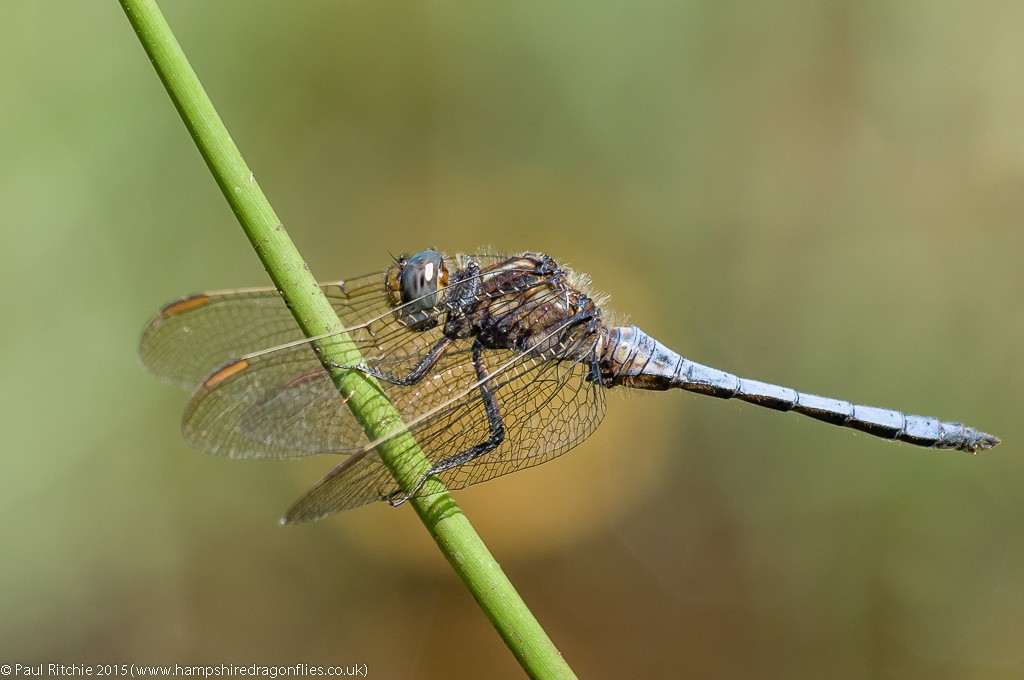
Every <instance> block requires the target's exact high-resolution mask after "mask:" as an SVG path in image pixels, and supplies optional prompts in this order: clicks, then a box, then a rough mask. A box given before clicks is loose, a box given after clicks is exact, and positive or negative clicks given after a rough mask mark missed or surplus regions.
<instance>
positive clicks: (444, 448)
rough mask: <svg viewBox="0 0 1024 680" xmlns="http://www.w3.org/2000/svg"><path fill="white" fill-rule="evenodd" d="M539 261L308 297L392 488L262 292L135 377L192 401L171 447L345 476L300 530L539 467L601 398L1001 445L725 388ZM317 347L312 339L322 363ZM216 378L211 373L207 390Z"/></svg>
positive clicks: (236, 300) (146, 352)
mask: <svg viewBox="0 0 1024 680" xmlns="http://www.w3.org/2000/svg"><path fill="white" fill-rule="evenodd" d="M585 284H586V279H585V277H581V276H577V275H574V274H573V273H572V272H571V271H570V270H568V269H566V268H563V267H560V266H559V265H558V264H557V263H556V262H555V261H554V260H552V259H551V258H549V257H547V256H545V255H542V254H539V253H525V254H523V255H517V256H511V257H509V256H495V255H474V256H465V255H459V256H456V257H455V258H453V259H450V258H448V257H446V256H444V255H442V254H441V253H439V252H437V251H434V250H425V251H422V252H420V253H417V254H415V255H413V256H411V257H401V258H398V259H397V260H396V262H395V263H394V264H393V265H392V266H391V267H389V268H388V269H387V270H385V271H382V272H378V273H375V274H370V275H367V276H362V277H359V278H356V279H352V280H348V281H335V282H329V283H324V284H321V287H322V289H323V291H324V293H325V294H326V295H327V297H328V298H329V300H330V302H331V304H332V305H333V307H334V309H335V310H336V311H337V313H338V316H339V317H340V319H341V320H342V322H343V323H344V325H345V326H346V328H347V332H348V334H349V335H350V336H351V338H352V339H353V341H354V342H355V344H356V346H357V347H358V348H359V351H360V352H361V354H362V359H363V361H362V363H361V364H359V365H357V366H348V367H344V368H349V369H351V370H357V371H362V372H363V373H365V374H367V375H370V376H373V377H374V378H376V379H377V381H378V382H379V384H380V386H381V388H382V389H383V390H384V392H385V393H386V395H387V397H388V398H389V400H390V401H391V402H392V403H393V404H394V406H395V408H396V409H397V411H398V412H399V413H400V414H401V415H402V417H403V419H404V420H405V422H406V423H407V425H405V426H401V427H397V428H395V429H394V430H393V431H392V432H390V433H388V434H387V435H385V437H384V438H383V439H389V438H392V437H395V436H397V435H399V434H401V433H403V432H405V431H409V432H411V434H412V435H413V437H414V438H415V440H416V442H417V443H418V444H419V446H420V447H421V448H422V449H423V451H424V452H425V453H426V455H427V456H428V458H429V459H430V462H431V468H430V471H429V472H428V473H427V474H426V475H424V476H422V478H421V479H420V482H419V484H418V485H416V486H415V487H414V488H413V489H410V490H408V491H405V492H403V491H401V490H394V489H395V485H396V483H395V481H394V479H393V478H392V476H391V474H390V472H389V471H388V469H387V468H386V467H385V466H384V464H383V463H382V461H381V460H380V457H379V456H378V454H377V449H378V448H379V446H380V444H381V442H382V439H377V440H375V441H370V440H369V439H368V438H367V436H366V435H365V434H364V432H363V430H362V428H361V427H360V425H359V424H358V423H357V421H356V420H355V418H354V417H353V415H352V413H351V412H350V410H349V408H348V407H347V406H346V404H345V399H344V398H343V397H342V396H341V395H340V394H339V392H338V389H337V387H336V386H335V384H334V382H333V381H332V379H331V377H330V376H329V375H328V373H327V371H326V370H325V369H324V367H323V365H322V364H321V360H320V358H319V355H318V353H317V352H316V351H314V346H313V345H312V344H311V341H310V340H307V339H305V338H304V337H303V336H302V334H301V332H300V331H299V328H298V326H297V325H296V324H295V321H294V320H293V318H292V316H291V313H290V312H289V311H288V309H287V308H286V306H285V305H284V304H283V303H282V301H281V298H280V295H279V294H278V292H277V291H276V290H275V289H274V288H248V289H238V290H227V291H216V292H208V293H200V294H197V295H192V296H189V297H186V298H183V299H181V300H178V301H176V302H172V303H170V304H168V305H166V306H165V307H163V309H161V310H160V311H159V312H158V313H157V314H156V316H154V317H153V319H152V320H151V321H150V322H149V325H148V326H147V327H146V329H145V331H144V333H143V336H142V341H141V346H140V356H141V358H142V362H143V364H144V365H145V366H146V367H147V368H148V369H149V370H150V371H151V372H153V373H154V374H155V375H156V376H157V377H159V378H160V379H162V380H164V381H167V382H169V383H172V384H175V385H178V386H181V387H186V388H191V387H194V386H196V385H198V387H195V390H194V392H193V393H192V397H191V399H190V400H189V402H188V405H187V407H186V409H185V414H184V417H183V421H182V429H183V433H184V437H185V440H186V441H187V442H188V443H189V444H190V445H192V446H194V447H195V448H197V449H200V450H202V451H207V452H209V453H213V454H219V455H225V456H231V457H237V458H263V459H290V458H299V457H303V456H309V455H313V454H320V453H334V454H340V455H341V456H342V457H343V458H342V461H341V463H339V464H338V465H337V467H335V469H334V470H332V471H331V472H330V473H329V474H328V475H327V476H326V477H325V478H324V479H323V480H321V481H320V482H319V483H318V484H317V485H316V486H314V487H313V488H311V489H310V490H309V491H308V492H307V493H306V494H305V495H304V496H303V497H302V498H301V499H300V500H299V501H298V502H297V503H296V504H295V505H294V506H293V507H292V508H291V510H289V512H288V514H287V515H286V518H285V519H286V521H289V522H299V521H305V520H310V519H316V518H319V517H323V516H325V515H328V514H331V513H334V512H337V511H339V510H345V509H348V508H353V507H356V506H359V505H363V504H365V503H368V502H371V501H374V500H379V499H384V500H387V501H389V502H390V503H392V504H398V503H401V502H403V501H404V500H406V499H408V498H409V497H411V496H414V495H416V494H417V493H419V492H420V487H421V485H422V484H423V482H424V481H425V480H426V479H427V478H428V477H429V476H431V475H434V476H436V477H437V478H439V479H440V480H441V481H442V482H443V483H444V484H445V485H446V486H447V487H448V488H450V489H457V488H461V487H465V486H468V485H470V484H475V483H477V482H482V481H485V480H488V479H491V478H493V477H497V476H498V475H503V474H506V473H508V472H514V471H516V470H520V469H523V468H526V467H530V466H532V465H537V464H539V463H543V462H545V461H548V460H551V459H552V458H554V457H555V456H558V455H561V454H562V453H565V452H566V451H568V450H569V449H572V448H573V447H575V446H576V445H578V444H579V443H580V442H582V441H583V440H584V439H586V438H587V437H589V436H590V434H591V433H592V432H593V431H594V429H595V428H596V427H597V425H598V423H600V422H601V418H602V417H603V416H604V411H605V389H607V388H611V387H616V386H623V387H632V388H639V389H646V390H666V389H670V388H680V389H684V390H689V391H691V392H698V393H701V394H707V395H710V396H714V397H720V398H723V399H729V398H733V397H735V398H737V399H742V400H743V401H746V402H749V403H752V404H757V405H758V406H765V407H767V408H771V409H776V410H779V411H796V412H797V413H802V414H804V415H808V416H811V417H812V418H816V419H818V420H822V421H825V422H827V423H831V424H833V425H840V426H844V427H851V428H854V429H857V430H860V431H862V432H866V433H868V434H871V435H874V436H877V437H882V438H885V439H894V440H899V441H903V442H907V443H910V444H915V445H918V446H924V447H932V448H939V449H956V450H959V451H967V452H970V453H974V452H976V451H978V450H980V449H988V448H991V447H993V446H995V445H996V444H998V443H999V439H998V438H996V437H993V436H991V435H988V434H985V433H983V432H979V431H978V430H975V429H973V428H971V427H967V426H966V425H963V424H962V423H953V422H943V421H940V420H938V419H936V418H929V417H924V416H916V415H907V414H904V413H900V412H898V411H890V410H888V409H880V408H874V407H870V406H862V405H857V404H851V403H849V402H847V401H841V400H837V399H827V398H824V397H819V396H815V395H813V394H806V393H803V392H797V391H795V390H792V389H789V388H786V387H779V386H776V385H770V384H767V383H763V382H758V381H755V380H748V379H745V378H738V377H736V376H734V375H731V374H729V373H725V372H723V371H719V370H716V369H713V368H710V367H707V366H703V365H701V364H698V363H694V362H692V361H690V360H689V359H685V358H683V357H681V356H680V355H678V354H676V353H675V352H673V351H672V350H670V349H668V348H667V347H665V346H664V345H663V344H661V343H660V342H658V341H657V340H654V339H653V338H651V337H650V336H649V335H647V334H646V333H644V332H643V331H642V330H640V329H639V328H637V327H636V326H628V327H613V326H608V325H605V323H604V322H603V320H602V313H601V309H600V306H599V302H598V301H596V300H595V299H594V298H592V297H591V296H589V295H588V294H587V293H585V292H584V289H585V288H586V285H585ZM330 341H331V338H330V337H327V338H321V339H319V341H318V342H319V343H320V345H321V346H323V344H324V343H325V342H326V343H329V342H330ZM211 371H212V372H211Z"/></svg>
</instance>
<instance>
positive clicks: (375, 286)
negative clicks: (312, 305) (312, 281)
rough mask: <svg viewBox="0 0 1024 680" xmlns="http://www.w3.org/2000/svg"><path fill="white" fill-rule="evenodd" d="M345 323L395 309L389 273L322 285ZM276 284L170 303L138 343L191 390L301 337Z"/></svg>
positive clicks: (162, 373) (168, 378)
mask: <svg viewBox="0 0 1024 680" xmlns="http://www.w3.org/2000/svg"><path fill="white" fill-rule="evenodd" d="M320 288H321V289H322V290H323V291H324V294H325V295H326V296H327V298H328V300H329V301H330V303H331V305H332V306H333V307H334V309H335V311H336V312H337V313H338V316H339V317H340V318H341V320H342V323H344V324H345V325H346V326H358V325H360V324H363V323H365V322H367V321H369V320H371V319H374V318H376V317H378V316H380V315H382V314H385V313H387V312H388V311H389V310H390V307H389V305H388V302H387V297H386V295H385V293H384V272H377V273H374V274H367V275H366V276H361V277H359V278H356V279H352V280H349V281H334V282H329V283H321V284H320ZM302 339H303V335H302V331H301V330H300V329H299V326H298V324H296V323H295V319H294V318H293V317H292V314H291V312H290V311H289V310H288V308H287V307H286V306H285V304H284V301H283V300H282V299H281V296H280V294H279V293H278V292H277V290H276V289H275V288H272V287H271V288H245V289H238V290H226V291H212V292H208V293H198V294H196V295H190V296H189V297H186V298H182V299H181V300H177V301H175V302H172V303H170V304H168V305H165V306H164V307H163V308H162V309H161V310H160V311H159V312H157V313H156V315H154V317H153V318H152V319H151V320H150V322H149V323H148V324H147V325H146V329H145V330H144V331H143V333H142V339H141V341H140V342H139V357H140V358H141V360H142V363H143V365H144V366H145V367H146V368H147V369H148V370H149V371H150V372H151V373H153V374H154V375H155V376H156V377H157V378H159V379H160V380H163V381H164V382H167V383H170V384H172V385H175V386H177V387H183V388H186V389H191V388H193V387H195V385H196V384H197V383H199V381H200V380H202V379H203V378H205V377H206V376H207V374H209V373H210V371H212V370H214V369H216V368H217V367H219V366H222V365H224V364H226V363H227V362H228V361H230V360H232V359H236V358H238V357H241V356H245V355H247V354H251V353H253V352H256V351H259V350H262V349H266V348H268V347H275V346H277V345H282V344H285V343H288V342H293V341H297V340H302Z"/></svg>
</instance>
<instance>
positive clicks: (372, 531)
mask: <svg viewBox="0 0 1024 680" xmlns="http://www.w3.org/2000/svg"><path fill="white" fill-rule="evenodd" d="M162 6H163V9H164V11H165V13H166V15H167V17H168V20H169V21H170V23H171V25H172V27H173V28H174V29H175V31H176V34H177V36H178V39H179V40H180V41H181V43H182V45H183V46H184V48H185V50H186V53H187V54H188V55H189V57H190V59H191V60H192V63H193V65H194V67H195V68H196V69H197V71H198V72H199V74H200V77H201V78H202V79H203V82H204V84H205V86H206V87H207V89H208V91H209V93H210V95H211V97H212V98H213V100H214V102H215V104H216V105H217V106H218V108H219V111H220V113H221V115H222V116H223V118H224V119H225V122H226V123H227V125H228V127H229V129H230V130H231V132H232V134H233V136H234V139H235V140H236V142H237V143H238V144H239V146H240V147H241V148H242V151H243V153H244V154H245V155H246V158H247V160H248V162H249V164H250V165H251V166H252V168H253V169H254V171H255V173H256V176H257V177H258V178H259V181H260V183H261V185H262V187H263V188H264V190H265V191H266V192H267V194H268V196H269V197H270V199H271V201H272V202H273V203H274V205H275V207H276V209H277V211H278V213H279V214H280V215H281V216H282V218H283V219H284V221H285V224H286V225H287V226H288V227H289V229H290V232H291V234H292V236H293V238H294V239H295V240H296V242H297V244H298V246H299V248H300V250H301V251H302V252H303V254H304V256H305V257H306V258H307V260H308V262H309V265H310V267H311V268H312V270H313V271H314V273H315V274H316V275H317V276H318V277H319V278H322V279H330V278H338V277H346V276H351V275H355V274H361V273H365V272H368V271H373V270H375V269H378V268H381V267H383V266H385V265H386V263H387V262H388V260H389V253H396V254H397V253H401V252H407V251H415V250H418V249H421V248H424V247H428V246H436V247H438V248H442V249H445V250H448V251H449V252H456V251H476V250H478V249H480V248H481V247H487V248H490V249H493V250H496V251H499V252H500V251H522V250H541V251H544V252H547V253H548V254H550V255H552V256H554V257H556V259H558V260H559V261H560V262H564V263H568V264H570V265H572V266H574V267H575V268H578V269H580V270H582V271H585V272H587V273H589V274H590V275H591V276H592V277H593V280H594V287H595V288H596V289H597V290H599V291H605V292H608V293H611V294H612V300H611V303H610V305H609V306H610V308H612V309H614V310H617V311H618V312H619V313H620V314H621V315H622V317H625V316H626V315H628V318H629V320H630V321H632V322H635V323H637V324H639V325H640V326H641V327H643V328H644V329H646V330H647V331H648V332H650V333H651V334H653V335H654V336H655V337H657V338H658V339H660V340H662V341H663V342H665V343H666V344H668V345H669V346H671V347H673V348H675V349H677V350H678V351H680V352H682V353H684V354H685V355H687V356H689V357H690V358H692V359H695V360H697V361H702V362H705V363H709V364H712V365H714V366H717V367H719V368H722V369H725V370H729V371H733V372H735V373H738V374H740V375H744V376H748V377H753V378H758V379H762V380H769V381H774V382H780V383H783V384H786V385H790V386H793V387H795V388H798V389H802V390H806V391H811V392H815V393H818V394H824V395H828V396H835V397H841V398H845V399H850V400H853V401H859V402H863V403H868V404H873V405H878V406H886V407H892V408H901V409H904V410H907V411H909V412H913V413H923V414H927V415H936V416H940V417H942V418H944V419H947V420H965V421H966V422H968V423H970V424H973V425H975V426H977V427H979V428H981V429H984V430H986V431H990V432H993V433H995V434H997V435H1000V436H1002V437H1003V440H1004V443H1003V445H1002V446H1001V447H1000V448H998V449H996V450H995V451H992V452H990V453H988V454H986V455H984V456H979V457H977V458H972V457H970V456H965V455H962V454H952V453H943V452H933V451H927V450H918V449H916V448H914V447H910V446H906V445H895V444H890V443H886V442H882V441H879V440H875V439H874V438H870V437H868V436H866V435H862V434H857V433H853V432H850V431H844V430H840V429H838V428H831V427H827V426H824V425H822V424H819V423H816V422H814V421H811V420H808V419H804V418H799V417H797V416H792V415H778V414H774V413H772V412H770V411H765V410H762V409H758V408H756V407H753V406H748V405H740V404H735V403H731V402H722V401H718V400H714V399H706V398H702V397H698V396H694V395H689V394H684V393H665V394H656V393H655V394H639V395H625V396H619V395H618V394H616V393H612V394H610V395H609V408H608V411H609V413H608V416H607V418H606V420H605V424H604V425H603V426H602V427H601V428H600V429H599V430H598V432H597V433H596V434H595V435H594V436H593V437H592V438H591V439H590V440H589V441H588V442H586V443H585V444H584V445H582V446H580V447H579V448H578V449H577V450H574V451H573V452H572V453H570V454H569V455H567V456H565V457H564V458H562V459H559V460H558V461H555V462H552V463H550V464H548V465H544V466H541V467H539V468H535V469H533V470H529V471H526V472H523V473H520V474H518V475H514V476H511V477H507V478H503V479H500V480H497V481H494V482H491V483H489V484H484V485H480V486H478V487H474V488H472V489H468V490H466V491H463V492H460V493H459V494H458V495H457V498H458V500H460V502H462V503H463V507H464V508H465V510H466V512H467V513H468V514H469V516H470V517H471V519H472V520H473V521H474V523H475V524H476V525H477V527H478V529H479V531H480V532H481V534H482V536H483V537H484V539H485V541H487V542H488V544H489V545H490V546H491V548H492V550H493V551H494V553H495V556H496V557H497V559H498V560H499V561H500V562H501V563H502V565H503V566H504V567H505V568H506V570H507V571H508V573H509V575H510V576H511V578H512V580H513V581H514V582H515V583H516V584H517V586H518V587H519V588H520V591H521V593H522V594H523V596H524V598H525V599H526V601H527V602H528V603H529V604H530V605H531V606H532V607H533V610H534V612H535V613H536V615H537V617H538V618H539V619H540V621H541V622H542V624H544V626H545V627H546V629H547V630H548V632H549V633H550V635H551V636H552V637H553V639H554V640H555V641H556V643H557V644H558V645H559V647H560V648H561V650H562V652H563V653H564V655H565V656H566V657H567V659H568V660H569V662H570V664H571V665H572V666H573V667H574V669H575V670H576V671H577V672H578V673H579V674H580V675H581V676H582V677H591V678H617V677H627V676H630V677H642V676H650V675H655V674H657V675H663V676H665V675H667V676H677V677H678V676H686V677H709V678H821V677H829V678H908V677H921V678H930V679H935V678H958V679H959V678H1020V677H1022V676H1024V532H1022V528H1024V494H1022V493H1021V490H1022V487H1024V456H1022V455H1021V451H1020V446H1019V443H1020V441H1021V438H1022V436H1024V428H1022V427H1021V423H1020V418H1019V416H1018V412H1019V410H1020V407H1021V403H1022V392H1024V387H1022V385H1024V371H1022V369H1021V360H1020V356H1021V346H1022V343H1024V323H1022V318H1024V295H1022V288H1024V273H1022V267H1021V253H1022V252H1024V230H1022V226H1024V94H1022V92H1024V88H1022V84H1024V41H1022V40H1021V38H1020V27H1021V26H1024V4H1022V3H1020V2H1009V1H1000V0H982V1H981V2H977V3H952V2H902V3H881V2H869V3H864V2H849V1H845V2H843V1H835V2H818V3H812V2H802V1H801V2H793V1H790V2H777V3H770V4H756V3H740V2H662V3H656V2H655V3H643V4H641V5H629V4H627V3H608V2H598V3H557V4H554V3H541V2H527V3H518V2H516V3H512V2H510V3H484V4H465V5H464V4H462V3H446V2H419V3H380V2H301V3H283V2H277V1H271V0H234V1H228V0H221V1H219V2H209V1H208V0H206V1H204V0H190V1H187V2H186V1H170V0H167V1H165V2H163V3H162ZM3 14H4V19H3V21H2V22H0V57H2V58H0V86H2V91H3V98H2V103H0V133H2V137H3V158H2V160H0V173H2V176H0V207H2V209H3V212H4V217H3V225H4V226H3V230H4V233H5V235H6V238H5V242H6V247H5V249H4V257H3V266H2V268H0V282H2V285H3V289H4V290H6V291H7V297H6V302H5V309H6V310H7V311H6V312H5V314H4V317H5V320H6V323H5V324H4V330H3V332H2V334H0V367H2V375H3V389H2V390H0V400H2V404H0V405H2V408H0V414H2V418H3V427H2V433H3V435H2V436H3V442H4V446H3V455H2V456H0V466H2V467H0V511H2V513H3V517H4V519H3V520H2V522H0V542H2V544H3V546H4V548H5V550H4V555H5V557H4V558H3V559H2V560H0V663H14V662H21V663H31V662H64V663H70V662H76V663H100V662H103V663H136V664H144V663H154V664H155V663H181V664H186V663H211V664H219V663H222V662H223V663H238V664H251V663H264V664H289V663H298V662H302V663H308V664H321V665H330V664H335V665H352V664H356V663H365V664H367V665H368V669H369V672H370V674H371V677H378V678H390V677H423V678H431V677H439V678H440V677H444V678H449V677H466V678H469V677H481V676H484V675H486V676H487V677H519V676H520V671H519V669H518V667H517V666H516V665H515V663H514V661H513V660H512V658H511V656H510V655H509V654H508V653H507V652H506V650H505V649H504V647H503V645H502V644H501V642H500V641H499V639H498V637H497V635H496V634H495V633H494V632H493V631H492V629H491V628H490V626H489V624H488V623H487V621H486V620H485V618H484V617H483V615H482V614H481V613H480V612H479V611H478V610H477V609H476V607H475V605H474V603H473V601H472V599H471V598H470V596H469V595H468V594H467V593H466V592H465V590H463V589H462V588H461V586H460V584H459V583H458V582H457V579H456V578H455V577H454V576H453V574H452V573H451V572H450V570H448V568H447V566H446V564H445V563H444V562H443V560H442V558H441V557H440V555H439V554H438V552H437V551H436V549H434V547H433V545H432V543H431V542H430V539H429V538H428V537H427V536H426V535H425V533H424V532H423V531H422V529H421V528H420V527H419V526H418V524H417V522H416V521H415V520H414V518H413V513H412V512H411V510H410V509H408V508H402V509H398V510H393V509H391V508H388V507H386V506H384V505H382V504H378V506H373V507H368V508H364V509H360V510H358V511H354V512H351V513H348V514H343V515H340V516H335V517H332V518H330V519H328V520H325V521H321V522H318V523H315V524H313V525H309V526H302V527H298V528H292V527H288V528H281V527H278V526H277V524H276V520H277V518H278V517H279V516H280V515H281V514H282V513H283V511H284V510H285V509H286V508H287V507H288V505H289V504H290V503H291V502H292V501H293V500H294V499H295V498H296V497H297V496H298V495H299V494H300V493H301V492H302V490H303V489H304V488H306V487H307V486H309V485H311V484H312V483H313V482H314V481H316V480H317V479H318V478H319V476H320V475H321V474H322V473H324V472H325V471H326V470H327V469H329V468H330V467H331V466H332V465H333V461H332V460H328V459H314V460H310V461H305V462H303V463H257V462H236V461H228V460H220V459H216V458H214V457H212V456H206V455H204V454H201V453H198V452H196V451H193V450H191V449H189V448H187V447H186V446H185V445H184V444H183V443H182V441H181V437H180V435H179V432H178V422H179V416H180V412H181V410H182V407H183V405H184V403H185V399H186V395H185V394H184V393H181V392H177V391H175V390H172V389H171V388H168V387H165V386H163V385H161V384H159V383H157V382H156V381H154V380H152V379H151V378H150V377H149V376H148V375H146V374H145V372H144V371H143V370H142V369H141V368H140V367H139V366H138V364H137V361H136V358H135V344H136V342H137V339H138V334H139V332H140V331H141V329H142V327H143V325H144V324H145V322H146V321H147V319H148V317H149V315H150V314H152V313H153V312H154V311H155V310H156V309H157V308H158V307H159V305H161V304H162V303H164V302H166V301H168V300H170V299H172V298H174V297H177V296H179V295H182V294H185V293H188V292H192V291H195V290H200V289H208V288H222V287H231V286H247V285H265V284H266V283H267V279H266V276H265V274H264V272H263V271H262V269H261V267H260V265H259V262H258V260H257V259H256V257H255V255H254V254H253V253H252V251H251V249H250V248H249V247H248V245H247V244H246V242H245V240H244V238H243V236H242V232H241V230H240V229H239V228H238V226H237V224H236V223H235V222H234V218H233V216H232V215H231V213H230V211H229V210H228V208H227V207H226V204H225V203H224V201H223V199H222V197H221V196H220V195H219V193H218V190H217V188H216V186H215V184H214V183H213V181H212V179H211V178H210V175H209V173H208V171H207V170H206V168H205V166H204V165H203V162H202V160H201V159H200V157H199V154H198V153H197V152H196V150H195V148H194V147H193V146H192V143H191V141H190V140H189V138H188V135H187V134H186V132H185V130H184V127H183V126H182V124H181V122H180V120H179V119H178V117H177V114H176V113H175V111H174V109H173V107H172V106H171V104H170V102H169V100H168V98H167V96H166V94H165V93H164V91H163V88H162V87H161V85H160V83H159V82H158V80H157V78H156V77H155V74H154V72H153V69H152V68H151V66H150V65H149V63H148V61H147V59H146V58H145V55H144V53H143V52H142V49H141V47H140V46H139V44H138V41H137V39H136V38H135V36H134V34H133V33H132V31H131V29H130V27H129V25H128V22H127V21H126V20H125V18H124V16H123V14H122V11H121V9H120V7H119V6H118V5H117V3H116V2H114V0H108V1H106V2H89V3H85V2H82V3H63V4H61V5H59V6H54V5H53V4H46V3H36V2H29V1H27V0H9V1H8V2H7V3H6V5H5V9H4V13H3Z"/></svg>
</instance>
